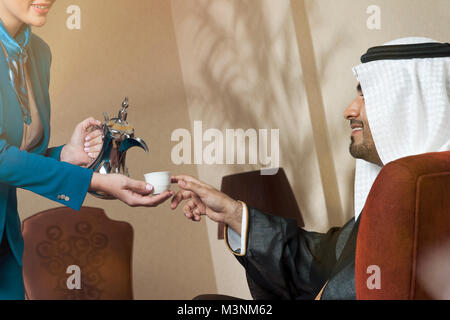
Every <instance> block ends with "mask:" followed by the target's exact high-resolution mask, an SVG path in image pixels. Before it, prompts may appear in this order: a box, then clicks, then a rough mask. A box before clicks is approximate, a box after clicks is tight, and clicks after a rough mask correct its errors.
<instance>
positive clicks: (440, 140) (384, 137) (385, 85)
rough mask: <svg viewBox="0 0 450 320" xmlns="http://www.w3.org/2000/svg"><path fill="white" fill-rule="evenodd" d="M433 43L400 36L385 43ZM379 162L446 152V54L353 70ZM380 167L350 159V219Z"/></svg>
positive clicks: (449, 146)
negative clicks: (352, 192)
mask: <svg viewBox="0 0 450 320" xmlns="http://www.w3.org/2000/svg"><path fill="white" fill-rule="evenodd" d="M427 42H437V41H435V40H432V39H427V38H403V39H398V40H394V41H391V42H388V43H386V44H385V45H402V44H417V43H427ZM353 72H354V73H355V76H356V77H357V79H358V81H359V82H360V84H361V88H362V92H363V94H364V100H365V105H366V114H367V119H368V122H369V126H370V129H371V132H372V136H373V140H374V143H375V146H376V148H377V151H378V154H379V156H380V159H381V161H382V162H383V164H384V165H385V164H387V163H388V162H391V161H394V160H396V159H399V158H403V157H406V156H411V155H416V154H421V153H427V152H438V151H447V150H450V58H449V57H444V58H417V59H402V60H377V61H371V62H368V63H363V64H361V65H359V66H356V67H354V68H353ZM380 171H381V167H380V166H377V165H375V164H372V163H369V162H367V161H364V160H360V159H357V160H356V174H355V219H357V218H358V216H359V214H360V213H361V211H362V209H363V207H364V204H365V202H366V199H367V196H368V194H369V191H370V189H371V187H372V184H373V182H374V181H375V178H376V177H377V176H378V173H379V172H380Z"/></svg>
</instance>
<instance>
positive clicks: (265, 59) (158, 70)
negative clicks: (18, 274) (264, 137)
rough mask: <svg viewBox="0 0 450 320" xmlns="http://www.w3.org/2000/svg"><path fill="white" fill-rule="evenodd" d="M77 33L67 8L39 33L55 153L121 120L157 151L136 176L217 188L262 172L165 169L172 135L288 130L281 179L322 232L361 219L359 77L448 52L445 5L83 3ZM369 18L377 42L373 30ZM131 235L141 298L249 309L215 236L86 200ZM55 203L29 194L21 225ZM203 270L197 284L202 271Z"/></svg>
mask: <svg viewBox="0 0 450 320" xmlns="http://www.w3.org/2000/svg"><path fill="white" fill-rule="evenodd" d="M72 3H73V4H79V5H80V7H81V9H82V19H83V20H82V29H81V30H79V31H69V30H67V28H66V27H65V19H66V17H67V16H68V15H67V14H66V13H65V9H66V7H67V6H68V4H67V3H66V2H63V1H57V2H56V5H55V7H54V9H53V12H52V14H51V18H50V21H49V23H48V25H47V26H46V27H44V28H42V29H40V30H36V32H37V33H38V34H40V35H42V37H43V38H44V39H45V40H47V42H48V43H49V44H50V46H51V48H52V51H53V55H54V59H53V67H52V81H51V97H52V140H51V143H52V144H53V145H57V144H62V143H64V142H65V141H66V140H67V139H68V138H69V136H70V134H71V132H72V130H73V127H74V126H75V124H76V123H77V122H78V121H81V120H82V119H84V118H86V117H88V116H95V117H97V118H101V115H102V112H103V111H109V112H110V113H111V114H112V113H115V112H117V110H118V107H119V105H120V102H121V100H122V98H123V97H124V96H125V95H128V96H129V97H130V101H131V107H130V114H129V120H130V122H132V123H133V124H134V125H135V127H136V132H137V135H138V136H141V137H142V138H144V139H145V140H146V141H147V142H149V145H150V156H148V157H147V156H146V155H145V154H144V153H143V152H141V151H138V150H137V151H131V152H130V156H129V158H128V165H129V167H130V168H131V172H132V176H134V177H138V178H139V177H142V174H143V173H145V172H148V171H154V170H162V169H169V170H171V171H173V172H178V173H181V172H183V173H188V174H193V175H198V176H199V177H200V178H201V179H203V180H205V181H207V182H208V183H210V184H212V185H214V186H215V187H220V181H221V177H222V176H223V175H227V174H231V173H235V172H241V171H246V170H254V169H259V166H257V165H214V166H209V165H198V166H195V165H182V166H175V165H173V164H172V162H171V161H170V151H171V148H172V146H173V145H174V143H172V142H171V141H170V135H171V133H172V131H173V130H175V129H177V128H187V129H189V130H191V129H192V124H193V121H195V120H202V121H203V126H204V128H205V129H206V128H217V129H220V130H224V129H226V128H243V129H248V128H255V129H259V128H265V129H271V128H279V129H280V149H281V150H280V166H282V167H284V168H285V170H286V172H287V175H288V178H289V181H290V183H291V185H292V187H293V190H294V193H295V195H296V198H297V201H298V203H299V206H300V209H301V210H302V213H303V217H304V220H305V224H306V228H307V229H309V230H316V231H325V230H327V229H328V228H329V227H330V226H336V225H342V224H343V223H344V222H345V221H347V220H348V219H350V218H351V217H352V215H353V213H352V210H353V202H352V201H353V200H352V192H353V187H352V184H353V170H354V160H353V159H352V158H351V157H350V156H349V154H348V144H349V134H350V130H349V128H348V125H347V123H346V122H345V121H344V119H343V116H342V113H343V110H344V108H345V107H346V106H347V105H348V104H349V103H350V102H351V101H352V100H353V98H354V95H355V87H356V80H355V79H354V76H353V74H352V72H351V67H353V66H354V65H356V64H358V63H359V57H360V56H361V54H362V53H364V52H365V50H367V48H368V47H370V46H374V45H379V44H382V43H384V42H386V41H389V40H392V39H395V38H398V37H404V36H412V35H419V36H428V37H432V38H436V39H437V40H441V41H447V42H448V41H450V33H449V31H448V21H449V18H450V10H449V9H450V3H449V1H448V0H434V1H428V2H427V1H421V0H396V1H388V0H373V1H369V0H357V1H356V0H339V1H335V0H291V1H289V0H171V1H166V0H153V1H149V0H146V1H133V2H132V5H130V3H131V2H130V1H125V0H115V1H106V0H89V1H88V0H84V1H71V4H72ZM369 5H378V6H380V8H381V30H369V29H368V28H367V27H366V20H367V18H368V14H367V13H366V10H367V7H368V6H369ZM85 204H86V205H92V206H101V207H104V208H105V210H106V211H107V212H108V214H109V216H110V217H111V218H113V219H118V220H126V221H129V222H130V223H131V224H132V225H133V227H134V229H135V237H136V239H135V252H134V261H133V262H134V289H135V296H136V298H140V299H161V298H169V299H172V298H174V299H176V298H190V297H192V296H193V295H195V294H198V293H203V292H218V293H221V294H231V295H235V296H239V297H243V298H249V297H250V295H249V292H248V288H247V285H246V283H245V275H244V272H243V269H242V267H241V266H240V265H239V264H238V263H237V261H236V260H235V259H234V257H232V256H231V255H230V254H229V253H228V252H227V251H226V249H225V247H224V244H223V242H222V241H219V240H217V227H216V225H215V224H214V223H211V222H210V221H208V222H207V223H205V222H202V223H199V224H198V223H189V222H187V221H185V219H184V217H183V216H182V214H181V212H180V211H178V212H177V213H176V214H173V213H171V212H170V210H169V209H168V206H167V205H163V206H162V207H159V208H156V209H130V208H128V207H126V206H125V205H123V204H121V203H118V202H103V201H100V200H97V199H94V198H92V197H88V199H87V201H86V203H85ZM53 206H55V204H54V203H52V202H50V201H47V200H45V199H42V198H39V197H36V196H34V195H32V194H30V193H28V192H24V191H20V214H21V217H22V218H25V217H27V216H29V215H31V214H33V213H34V212H36V211H39V210H42V209H46V208H49V207H53ZM199 270H201V271H199Z"/></svg>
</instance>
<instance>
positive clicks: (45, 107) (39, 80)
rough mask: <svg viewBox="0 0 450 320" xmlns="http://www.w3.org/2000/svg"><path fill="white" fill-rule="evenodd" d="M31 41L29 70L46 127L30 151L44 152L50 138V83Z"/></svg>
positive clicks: (40, 114)
mask: <svg viewBox="0 0 450 320" xmlns="http://www.w3.org/2000/svg"><path fill="white" fill-rule="evenodd" d="M30 41H31V43H30V44H31V45H30V50H28V71H29V75H30V81H31V84H32V86H33V93H34V99H35V101H36V107H37V109H38V112H39V116H40V118H41V121H42V126H43V128H44V138H43V139H42V140H41V143H40V144H39V145H37V146H36V147H34V148H33V149H32V150H31V151H30V152H34V153H39V154H43V153H44V152H45V151H46V150H47V147H48V143H49V139H50V99H49V95H48V83H45V80H44V78H43V75H42V74H41V73H40V70H39V67H38V65H37V63H38V61H36V59H35V56H34V54H33V46H32V44H33V41H32V39H31V40H30Z"/></svg>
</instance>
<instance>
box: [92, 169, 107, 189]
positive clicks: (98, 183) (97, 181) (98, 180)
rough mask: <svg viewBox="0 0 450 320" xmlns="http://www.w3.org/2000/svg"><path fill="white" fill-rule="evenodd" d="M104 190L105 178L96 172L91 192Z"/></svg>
mask: <svg viewBox="0 0 450 320" xmlns="http://www.w3.org/2000/svg"><path fill="white" fill-rule="evenodd" d="M101 190H104V176H103V175H102V174H100V173H98V172H94V174H93V175H92V179H91V184H90V185H89V191H101Z"/></svg>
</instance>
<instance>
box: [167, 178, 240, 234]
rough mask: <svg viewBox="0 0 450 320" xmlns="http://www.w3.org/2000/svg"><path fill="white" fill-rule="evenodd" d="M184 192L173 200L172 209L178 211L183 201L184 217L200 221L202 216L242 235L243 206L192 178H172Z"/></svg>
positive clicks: (177, 194)
mask: <svg viewBox="0 0 450 320" xmlns="http://www.w3.org/2000/svg"><path fill="white" fill-rule="evenodd" d="M172 182H174V183H178V186H180V188H181V189H182V190H180V191H178V192H177V193H176V195H175V196H174V197H173V198H172V203H171V205H170V207H171V208H172V209H176V208H177V207H178V205H179V204H180V203H181V202H182V201H183V200H187V202H186V203H185V204H184V206H183V212H184V215H185V216H186V217H187V218H188V219H191V220H193V221H200V219H201V216H202V215H206V216H208V217H209V218H210V219H211V220H213V221H215V222H224V223H225V224H227V225H229V226H230V227H231V228H232V229H233V230H234V231H236V232H237V233H238V234H241V225H242V204H241V203H240V202H238V201H236V200H234V199H232V198H230V197H229V196H227V195H226V194H225V193H223V192H220V191H219V190H217V189H215V188H214V187H212V186H210V185H208V184H206V183H204V182H201V181H200V180H197V179H195V178H193V177H191V176H187V175H179V176H174V177H172Z"/></svg>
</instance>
